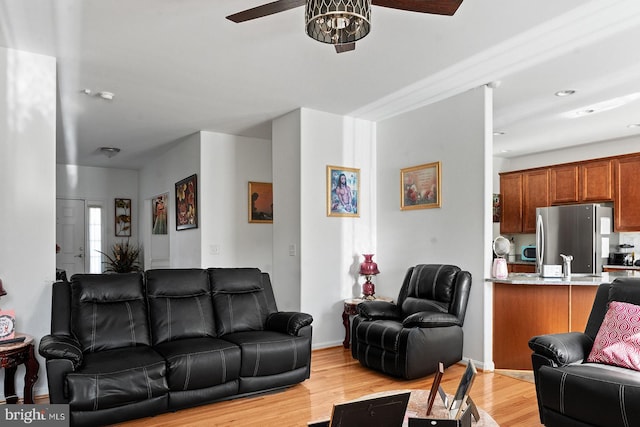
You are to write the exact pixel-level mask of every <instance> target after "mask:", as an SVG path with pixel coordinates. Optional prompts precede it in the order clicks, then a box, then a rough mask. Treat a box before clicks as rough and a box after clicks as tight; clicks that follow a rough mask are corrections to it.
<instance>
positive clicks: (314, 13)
mask: <svg viewBox="0 0 640 427" xmlns="http://www.w3.org/2000/svg"><path fill="white" fill-rule="evenodd" d="M370 19H371V0H308V1H307V4H306V6H305V22H306V26H307V35H308V36H309V37H311V38H312V39H315V40H317V41H319V42H322V43H329V44H346V43H353V42H355V41H357V40H360V39H361V38H363V37H364V36H366V35H367V34H369V31H370V30H371V23H370Z"/></svg>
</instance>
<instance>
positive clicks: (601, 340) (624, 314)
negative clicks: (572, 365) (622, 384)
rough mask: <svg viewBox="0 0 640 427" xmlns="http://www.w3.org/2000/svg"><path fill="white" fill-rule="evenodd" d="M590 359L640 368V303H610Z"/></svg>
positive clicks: (588, 360)
mask: <svg viewBox="0 0 640 427" xmlns="http://www.w3.org/2000/svg"><path fill="white" fill-rule="evenodd" d="M587 362H596V363H605V364H607V365H615V366H621V367H623V368H629V369H635V370H636V371H640V306H637V305H634V304H629V303H626V302H619V301H611V302H610V303H609V309H608V310H607V314H605V316H604V320H603V321H602V325H600V330H599V331H598V335H596V339H595V341H594V343H593V348H592V349H591V353H590V354H589V357H588V358H587Z"/></svg>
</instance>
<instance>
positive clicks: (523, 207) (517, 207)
mask: <svg viewBox="0 0 640 427" xmlns="http://www.w3.org/2000/svg"><path fill="white" fill-rule="evenodd" d="M548 191H549V170H548V169H547V168H545V169H535V170H531V171H526V172H515V173H504V174H501V175H500V194H501V195H502V217H501V220H500V232H501V233H535V232H536V208H539V207H543V206H549V193H548Z"/></svg>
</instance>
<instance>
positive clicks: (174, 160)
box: [139, 133, 202, 268]
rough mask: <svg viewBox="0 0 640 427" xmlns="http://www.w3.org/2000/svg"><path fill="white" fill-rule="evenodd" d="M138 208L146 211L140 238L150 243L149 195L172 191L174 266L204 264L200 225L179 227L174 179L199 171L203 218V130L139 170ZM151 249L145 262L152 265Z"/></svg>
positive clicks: (169, 214) (169, 215)
mask: <svg viewBox="0 0 640 427" xmlns="http://www.w3.org/2000/svg"><path fill="white" fill-rule="evenodd" d="M139 174H140V183H139V194H140V196H139V197H140V201H141V203H139V209H140V211H141V212H146V214H145V215H143V217H142V218H141V221H140V227H141V229H140V230H141V232H142V234H141V236H142V238H141V240H142V242H143V245H144V246H146V247H150V245H151V207H150V202H149V199H151V198H152V197H154V196H157V195H160V194H163V193H169V203H168V206H167V227H168V231H169V241H170V248H169V253H170V256H171V261H170V267H171V268H199V267H201V251H200V248H201V229H200V228H190V229H186V230H180V231H177V230H176V215H175V197H176V196H175V183H176V182H178V181H180V180H182V179H184V178H187V177H189V176H191V175H193V174H197V175H198V211H199V212H198V216H199V219H201V218H202V216H201V214H202V208H201V203H202V197H201V196H202V191H201V188H200V133H195V134H192V135H189V136H187V137H185V138H182V139H181V140H179V141H177V142H176V143H175V145H174V147H172V148H171V149H170V150H168V151H167V152H165V153H164V154H162V155H160V156H158V157H157V158H155V159H149V162H148V163H147V165H145V167H144V168H143V169H142V170H141V171H140V172H139ZM151 254H152V251H150V250H147V251H145V265H150V263H151V262H150V261H151V259H150V258H151Z"/></svg>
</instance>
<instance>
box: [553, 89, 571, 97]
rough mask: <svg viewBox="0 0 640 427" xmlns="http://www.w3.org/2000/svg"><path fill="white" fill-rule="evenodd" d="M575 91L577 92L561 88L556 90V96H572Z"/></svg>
mask: <svg viewBox="0 0 640 427" xmlns="http://www.w3.org/2000/svg"><path fill="white" fill-rule="evenodd" d="M574 93H576V91H575V90H573V89H567V90H559V91H558V92H556V94H555V95H556V96H570V95H573V94H574Z"/></svg>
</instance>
